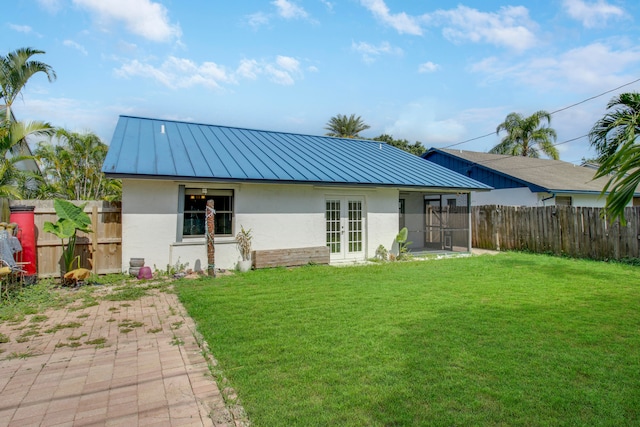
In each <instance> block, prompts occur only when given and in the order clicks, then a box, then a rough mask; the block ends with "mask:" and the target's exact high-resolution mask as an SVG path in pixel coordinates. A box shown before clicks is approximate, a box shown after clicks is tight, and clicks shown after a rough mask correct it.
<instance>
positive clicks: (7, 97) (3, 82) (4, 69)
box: [0, 47, 56, 121]
mask: <svg viewBox="0 0 640 427" xmlns="http://www.w3.org/2000/svg"><path fill="white" fill-rule="evenodd" d="M43 53H45V52H44V51H42V50H37V49H32V48H30V47H23V48H20V49H16V50H14V51H13V52H9V53H8V54H7V55H6V56H0V98H2V99H3V100H4V105H5V109H6V115H7V121H9V120H10V119H11V106H12V105H13V101H14V100H15V99H16V98H17V97H18V95H19V94H20V91H22V89H23V88H24V86H25V85H26V84H27V81H28V80H29V79H30V78H31V76H33V75H34V74H36V73H41V72H42V73H45V74H46V75H47V78H48V79H49V81H50V82H52V81H54V80H55V79H56V73H55V71H53V68H51V66H49V65H47V64H45V63H44V62H40V61H33V60H30V58H31V57H32V56H33V55H39V54H43Z"/></svg>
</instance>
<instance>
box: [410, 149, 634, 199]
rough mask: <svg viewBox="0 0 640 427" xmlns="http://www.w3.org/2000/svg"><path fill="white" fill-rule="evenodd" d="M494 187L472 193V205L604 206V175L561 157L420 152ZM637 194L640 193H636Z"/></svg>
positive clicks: (433, 150)
mask: <svg viewBox="0 0 640 427" xmlns="http://www.w3.org/2000/svg"><path fill="white" fill-rule="evenodd" d="M422 157H423V158H424V159H426V160H428V161H431V162H434V163H437V164H439V165H441V166H444V167H446V168H447V169H449V170H451V171H454V172H457V173H461V174H464V175H466V176H468V177H470V178H473V179H475V180H476V181H480V182H482V183H484V184H486V185H489V186H491V187H493V188H494V190H492V191H490V192H473V193H471V205H472V206H479V205H506V206H553V205H570V206H584V207H603V206H604V204H605V198H604V197H601V196H600V194H601V192H602V189H603V188H604V186H605V184H606V183H607V181H608V179H607V178H598V179H594V175H595V173H596V170H595V169H594V168H593V167H585V166H576V165H573V164H571V163H567V162H563V161H560V160H549V159H537V158H532V157H523V156H510V155H503V154H489V153H480V152H475V151H464V150H454V149H444V148H431V149H429V150H428V151H427V152H426V153H425V154H423V156H422ZM639 196H640V194H639Z"/></svg>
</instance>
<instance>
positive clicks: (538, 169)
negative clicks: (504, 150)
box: [434, 148, 608, 193]
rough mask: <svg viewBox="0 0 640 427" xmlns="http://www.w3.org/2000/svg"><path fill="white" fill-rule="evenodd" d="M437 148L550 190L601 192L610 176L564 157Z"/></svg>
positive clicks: (558, 191)
mask: <svg viewBox="0 0 640 427" xmlns="http://www.w3.org/2000/svg"><path fill="white" fill-rule="evenodd" d="M434 150H435V151H440V152H443V153H447V154H449V155H451V156H455V157H458V158H461V159H464V160H467V161H469V162H471V163H474V164H476V165H477V166H479V167H482V168H485V169H490V170H493V171H495V172H498V173H501V174H504V175H507V176H510V177H513V178H515V179H518V180H521V181H524V182H527V183H530V184H533V185H535V186H538V187H542V188H545V189H547V190H548V191H549V192H554V193H562V192H587V193H594V192H598V193H599V192H601V191H602V189H603V188H604V186H605V184H606V182H607V181H608V179H607V178H599V179H596V180H594V179H593V177H594V175H595V173H596V170H595V169H593V168H589V167H583V166H576V165H574V164H571V163H567V162H563V161H561V160H549V159H536V158H532V157H523V156H509V155H502V154H489V153H480V152H476V151H464V150H454V149H444V148H438V149H434Z"/></svg>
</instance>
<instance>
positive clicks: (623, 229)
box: [471, 205, 640, 260]
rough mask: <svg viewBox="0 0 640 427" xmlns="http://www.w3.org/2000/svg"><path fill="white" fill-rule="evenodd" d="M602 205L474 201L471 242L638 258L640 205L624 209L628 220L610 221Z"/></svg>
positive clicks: (576, 254) (480, 245)
mask: <svg viewBox="0 0 640 427" xmlns="http://www.w3.org/2000/svg"><path fill="white" fill-rule="evenodd" d="M601 212H602V209H600V208H591V207H588V208H584V207H573V206H547V207H522V206H519V207H516V206H496V205H490V206H474V207H473V208H472V211H471V218H472V221H473V224H472V240H473V241H472V245H473V247H476V248H482V249H494V250H509V249H515V250H528V251H532V252H537V253H548V252H551V253H555V254H558V255H560V254H567V255H570V256H572V257H578V258H592V259H599V260H606V259H621V258H640V253H639V251H640V242H639V241H638V239H639V237H640V207H633V208H626V209H625V217H626V218H627V224H626V225H625V226H622V225H620V223H619V222H618V221H616V222H614V223H613V224H609V223H608V222H607V221H608V218H604V217H603V216H602V215H601Z"/></svg>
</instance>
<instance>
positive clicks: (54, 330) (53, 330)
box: [44, 322, 82, 334]
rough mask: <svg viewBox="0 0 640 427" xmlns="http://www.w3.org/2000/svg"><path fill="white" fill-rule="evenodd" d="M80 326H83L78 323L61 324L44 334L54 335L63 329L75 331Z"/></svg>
mask: <svg viewBox="0 0 640 427" xmlns="http://www.w3.org/2000/svg"><path fill="white" fill-rule="evenodd" d="M80 326H82V323H78V322H68V323H59V324H57V325H55V326H53V327H51V328H49V329H47V330H45V331H44V332H45V333H47V334H52V333H55V332H58V331H61V330H62V329H73V328H79V327H80Z"/></svg>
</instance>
